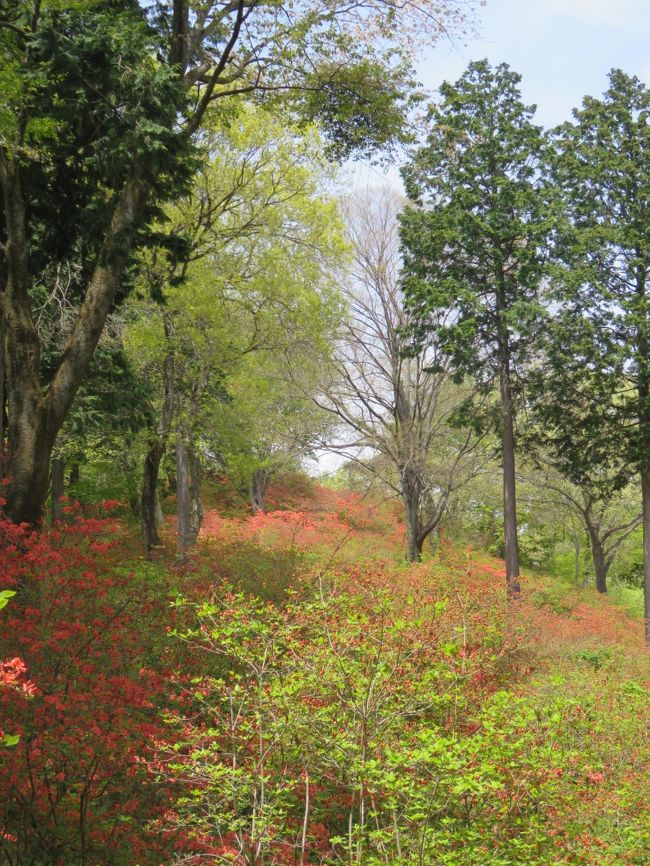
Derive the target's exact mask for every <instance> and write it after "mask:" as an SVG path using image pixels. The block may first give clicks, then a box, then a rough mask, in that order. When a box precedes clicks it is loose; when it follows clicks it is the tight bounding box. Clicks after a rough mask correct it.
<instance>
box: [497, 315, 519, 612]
mask: <svg viewBox="0 0 650 866" xmlns="http://www.w3.org/2000/svg"><path fill="white" fill-rule="evenodd" d="M504 331H505V328H504ZM499 354H500V359H499V360H500V371H499V387H500V394H501V410H502V417H503V433H502V437H503V438H502V443H501V444H502V458H503V524H504V535H505V563H506V584H507V589H508V595H509V596H511V597H514V596H518V595H519V593H520V591H521V588H520V585H519V543H518V540H517V490H516V479H515V433H514V410H513V405H512V388H511V383H510V349H509V344H508V336H507V333H504V334H502V337H501V340H500V346H499Z"/></svg>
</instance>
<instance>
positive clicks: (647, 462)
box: [636, 250, 650, 646]
mask: <svg viewBox="0 0 650 866" xmlns="http://www.w3.org/2000/svg"><path fill="white" fill-rule="evenodd" d="M637 256H638V258H639V260H641V258H642V256H641V254H640V250H637ZM636 294H637V298H638V302H639V303H638V313H637V315H638V317H639V326H638V330H637V345H636V349H637V361H638V374H637V375H638V409H637V411H638V421H639V445H640V450H641V455H640V456H641V459H640V481H641V509H642V511H641V513H642V525H643V619H644V635H645V642H646V645H648V646H650V333H649V331H650V311H649V310H648V298H647V294H646V273H645V268H643V269H641V268H640V269H638V270H637V276H636Z"/></svg>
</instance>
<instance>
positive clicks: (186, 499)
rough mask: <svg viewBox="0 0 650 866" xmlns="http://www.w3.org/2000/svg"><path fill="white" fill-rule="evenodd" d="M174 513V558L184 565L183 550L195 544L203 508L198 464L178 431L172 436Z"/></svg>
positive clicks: (185, 550) (187, 440)
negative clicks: (174, 462) (176, 545)
mask: <svg viewBox="0 0 650 866" xmlns="http://www.w3.org/2000/svg"><path fill="white" fill-rule="evenodd" d="M176 514H177V518H178V530H177V532H178V558H179V560H180V561H181V562H184V561H185V559H186V558H187V551H188V550H189V549H190V548H191V547H193V546H194V545H195V544H196V540H197V538H198V535H199V530H200V529H201V522H202V520H203V508H202V505H201V471H200V461H199V458H198V455H197V453H196V450H195V449H194V447H193V446H192V445H191V444H189V439H187V438H186V435H185V434H183V432H182V431H179V432H178V433H177V435H176Z"/></svg>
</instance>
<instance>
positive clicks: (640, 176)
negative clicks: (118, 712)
mask: <svg viewBox="0 0 650 866" xmlns="http://www.w3.org/2000/svg"><path fill="white" fill-rule="evenodd" d="M649 116H650V91H649V90H648V88H647V87H645V86H644V85H643V84H642V83H641V82H640V81H639V80H638V79H637V78H633V77H630V76H627V75H625V74H624V73H623V72H621V71H620V70H614V71H613V72H612V73H611V74H610V86H609V89H608V90H607V91H606V93H605V94H604V96H603V97H602V99H595V98H592V97H586V98H585V99H584V101H583V105H582V108H581V109H578V110H576V111H575V112H574V120H573V121H572V122H570V123H566V124H565V125H563V126H562V127H560V128H559V129H558V130H557V133H556V136H555V144H556V157H555V159H554V162H553V165H552V173H551V177H552V179H553V182H554V183H555V184H556V185H557V188H558V189H559V191H560V192H561V194H562V205H563V209H564V212H565V215H566V219H565V221H564V223H563V224H562V225H561V226H560V228H559V230H558V233H557V238H556V243H555V244H554V254H555V265H556V267H555V269H554V292H553V297H554V300H555V304H556V315H555V323H554V327H553V330H552V332H551V338H550V339H549V341H548V342H547V346H546V353H545V363H544V365H543V368H542V369H541V370H540V376H539V382H540V387H541V392H542V393H545V394H546V398H545V399H542V400H541V402H540V410H539V411H540V417H541V418H542V419H543V421H544V424H545V429H546V430H547V437H548V439H549V441H551V442H554V443H555V454H556V456H557V457H558V459H560V460H561V461H562V463H563V465H564V467H565V469H566V471H567V472H568V473H569V474H570V475H571V476H572V477H573V478H574V479H575V480H578V481H579V480H580V477H581V476H582V475H584V473H585V471H587V470H588V469H589V468H590V467H591V469H592V471H596V472H597V471H598V468H599V467H600V471H601V473H603V475H604V476H605V477H607V476H608V475H611V472H612V468H613V467H615V468H617V470H618V479H619V486H621V487H622V486H623V485H624V484H625V483H626V481H627V479H628V478H629V477H630V475H631V474H632V473H634V472H636V471H638V473H639V476H640V486H641V499H642V511H643V537H644V541H643V545H644V586H645V619H646V639H647V641H648V642H650V361H649V358H650V354H649V353H650V294H649V291H648V278H649V276H650V228H649V227H650V169H649V166H650V127H649V126H648V117H649ZM567 439H570V440H571V445H570V449H569V451H568V452H567V453H564V452H565V447H564V446H565V445H566V442H567ZM563 443H564V444H563Z"/></svg>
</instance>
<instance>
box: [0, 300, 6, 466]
mask: <svg viewBox="0 0 650 866" xmlns="http://www.w3.org/2000/svg"><path fill="white" fill-rule="evenodd" d="M3 294H4V293H3ZM2 306H3V305H2V303H1V299H0V479H2V478H4V477H5V459H6V455H5V399H6V392H5V325H4V314H3V311H2Z"/></svg>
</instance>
